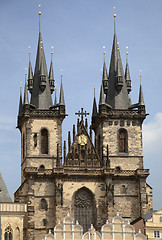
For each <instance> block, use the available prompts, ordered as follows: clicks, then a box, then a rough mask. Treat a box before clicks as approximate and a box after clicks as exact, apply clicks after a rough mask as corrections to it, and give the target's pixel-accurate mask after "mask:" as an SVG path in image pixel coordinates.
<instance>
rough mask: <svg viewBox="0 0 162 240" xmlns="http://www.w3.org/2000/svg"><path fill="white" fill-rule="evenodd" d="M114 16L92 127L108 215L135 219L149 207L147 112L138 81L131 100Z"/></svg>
mask: <svg viewBox="0 0 162 240" xmlns="http://www.w3.org/2000/svg"><path fill="white" fill-rule="evenodd" d="M115 19H116V14H114V38H113V46H112V53H111V60H110V68H109V75H108V74H107V69H106V63H105V59H104V64H103V75H102V76H103V77H102V83H101V89H100V99H99V105H98V111H97V106H96V100H95V99H94V103H93V114H92V128H93V130H94V132H95V146H96V150H97V152H98V155H99V157H100V159H102V162H103V167H104V173H105V174H104V176H105V183H106V192H107V193H106V194H107V208H108V209H107V211H108V218H111V217H112V216H113V215H114V213H115V214H116V213H117V212H118V213H119V214H120V215H121V216H122V217H123V218H126V219H135V218H137V217H138V216H141V215H143V214H145V213H146V212H148V210H149V209H151V208H152V203H151V204H150V201H151V202H152V197H151V199H150V197H149V196H150V192H151V188H150V187H149V186H148V185H147V184H146V178H147V177H148V175H149V170H148V169H144V168H143V146H142V123H143V121H144V119H145V118H146V116H147V114H146V110H145V104H144V98H143V92H142V86H141V84H140V91H139V101H138V103H137V104H132V103H131V99H130V96H129V93H130V92H131V78H130V72H129V67H128V56H127V60H126V68H125V73H124V71H123V67H122V61H121V56H120V51H119V45H118V42H117V35H116V22H115ZM104 54H105V53H104ZM127 55H128V52H127Z"/></svg>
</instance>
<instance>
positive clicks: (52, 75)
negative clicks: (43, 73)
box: [49, 59, 54, 80]
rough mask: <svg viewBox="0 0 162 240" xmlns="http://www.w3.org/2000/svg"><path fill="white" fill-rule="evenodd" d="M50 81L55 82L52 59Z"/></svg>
mask: <svg viewBox="0 0 162 240" xmlns="http://www.w3.org/2000/svg"><path fill="white" fill-rule="evenodd" d="M49 80H54V74H53V64H52V59H51V64H50V70H49Z"/></svg>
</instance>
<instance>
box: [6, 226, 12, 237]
mask: <svg viewBox="0 0 162 240" xmlns="http://www.w3.org/2000/svg"><path fill="white" fill-rule="evenodd" d="M4 239H5V240H12V229H11V227H7V228H6V229H5V234H4Z"/></svg>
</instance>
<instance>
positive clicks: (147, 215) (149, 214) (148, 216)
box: [143, 210, 157, 220]
mask: <svg viewBox="0 0 162 240" xmlns="http://www.w3.org/2000/svg"><path fill="white" fill-rule="evenodd" d="M154 212H157V210H152V211H150V212H148V213H146V214H145V215H143V219H145V220H148V219H150V218H152V214H153V213H154Z"/></svg>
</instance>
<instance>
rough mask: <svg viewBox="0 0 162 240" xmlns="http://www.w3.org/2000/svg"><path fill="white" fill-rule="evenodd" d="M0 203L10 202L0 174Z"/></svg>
mask: <svg viewBox="0 0 162 240" xmlns="http://www.w3.org/2000/svg"><path fill="white" fill-rule="evenodd" d="M0 202H12V200H11V198H10V195H9V193H8V190H7V187H6V185H5V182H4V180H3V177H2V174H1V173H0Z"/></svg>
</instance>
